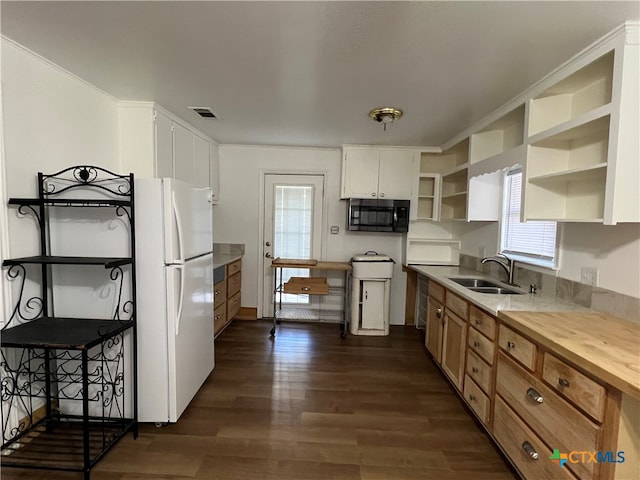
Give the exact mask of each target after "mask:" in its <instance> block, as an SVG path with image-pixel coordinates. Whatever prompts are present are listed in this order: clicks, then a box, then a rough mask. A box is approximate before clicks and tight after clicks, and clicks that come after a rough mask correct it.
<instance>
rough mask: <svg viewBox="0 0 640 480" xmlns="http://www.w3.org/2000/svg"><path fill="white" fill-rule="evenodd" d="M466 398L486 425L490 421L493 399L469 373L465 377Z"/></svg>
mask: <svg viewBox="0 0 640 480" xmlns="http://www.w3.org/2000/svg"><path fill="white" fill-rule="evenodd" d="M464 399H465V400H466V401H467V403H468V404H469V406H470V407H471V409H472V410H473V411H474V412H476V415H478V418H479V419H480V420H481V421H482V423H484V424H485V425H486V424H487V423H488V422H489V411H490V406H491V401H490V400H489V397H487V396H486V395H485V394H484V393H483V392H482V390H480V387H478V385H476V383H475V382H474V381H473V380H472V379H471V377H470V376H469V375H466V376H465V377H464Z"/></svg>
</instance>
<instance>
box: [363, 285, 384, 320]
mask: <svg viewBox="0 0 640 480" xmlns="http://www.w3.org/2000/svg"><path fill="white" fill-rule="evenodd" d="M384 283H385V282H381V281H375V280H365V281H363V282H362V318H361V321H362V328H363V329H372V330H383V329H384V310H385V309H384V308H381V307H382V304H381V300H382V299H383V298H384Z"/></svg>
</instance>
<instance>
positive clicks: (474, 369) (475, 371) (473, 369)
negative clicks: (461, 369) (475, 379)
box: [471, 367, 479, 373]
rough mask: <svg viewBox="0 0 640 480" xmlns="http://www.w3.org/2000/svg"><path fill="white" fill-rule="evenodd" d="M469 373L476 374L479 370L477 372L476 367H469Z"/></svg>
mask: <svg viewBox="0 0 640 480" xmlns="http://www.w3.org/2000/svg"><path fill="white" fill-rule="evenodd" d="M471 371H472V372H473V373H478V372H479V370H478V368H477V367H471Z"/></svg>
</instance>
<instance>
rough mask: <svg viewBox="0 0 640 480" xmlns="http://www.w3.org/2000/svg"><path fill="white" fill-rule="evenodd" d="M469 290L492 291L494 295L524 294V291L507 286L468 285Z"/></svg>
mask: <svg viewBox="0 0 640 480" xmlns="http://www.w3.org/2000/svg"><path fill="white" fill-rule="evenodd" d="M467 288H468V289H469V290H473V291H474V292H478V293H491V294H493V295H522V292H518V291H517V290H512V289H510V288H505V287H467Z"/></svg>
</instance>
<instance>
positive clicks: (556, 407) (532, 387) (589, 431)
mask: <svg viewBox="0 0 640 480" xmlns="http://www.w3.org/2000/svg"><path fill="white" fill-rule="evenodd" d="M496 391H497V393H498V394H499V395H500V396H501V397H502V398H503V399H504V401H505V402H506V403H507V405H509V406H510V407H511V408H512V409H513V410H514V411H515V412H516V413H517V414H518V415H520V417H522V419H523V420H524V421H525V423H527V424H528V425H529V427H530V428H531V429H532V430H533V431H534V432H535V433H536V434H537V435H538V436H539V437H540V438H542V439H544V440H545V443H546V444H547V445H549V446H550V447H552V448H554V449H555V448H557V449H558V450H560V451H561V452H572V451H589V452H592V451H594V450H598V449H599V448H598V447H599V439H600V436H601V431H600V428H599V427H598V426H597V425H595V424H594V423H593V422H591V421H590V420H589V419H588V418H587V417H586V416H585V415H583V414H582V413H580V412H579V411H578V410H577V409H576V408H574V407H573V406H571V405H570V404H569V403H567V402H566V401H565V400H564V399H562V398H561V397H560V396H559V395H556V394H555V393H554V392H553V390H552V389H551V388H549V387H547V386H545V385H544V384H543V383H542V382H541V381H539V380H537V379H536V378H534V377H533V376H532V375H530V374H528V373H527V372H526V371H525V370H523V369H522V368H521V367H519V366H517V365H516V364H515V363H513V362H512V361H510V360H508V358H507V357H505V356H503V355H499V357H498V371H497V375H496ZM536 398H537V399H536ZM569 467H570V468H571V469H572V470H573V472H574V473H575V474H576V475H578V476H579V477H580V478H583V479H591V478H596V477H595V471H594V470H595V468H596V467H595V466H594V464H593V463H576V464H570V465H569Z"/></svg>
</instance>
